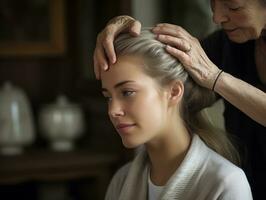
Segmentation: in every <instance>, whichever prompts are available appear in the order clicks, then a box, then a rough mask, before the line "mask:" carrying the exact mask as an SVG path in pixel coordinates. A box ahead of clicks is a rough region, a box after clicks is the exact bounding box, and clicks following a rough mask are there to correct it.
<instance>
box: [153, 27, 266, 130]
mask: <svg viewBox="0 0 266 200" xmlns="http://www.w3.org/2000/svg"><path fill="white" fill-rule="evenodd" d="M153 30H154V32H155V33H156V34H158V39H159V40H160V41H161V42H163V43H166V44H167V46H166V50H167V51H168V52H169V53H170V54H171V55H173V56H174V57H176V58H177V59H178V60H180V62H182V64H183V66H184V67H185V68H186V70H187V72H188V73H189V74H190V76H191V77H192V78H193V79H194V80H195V81H196V82H197V83H198V84H199V85H201V86H203V87H206V88H209V89H212V88H213V85H214V83H215V80H216V78H217V75H218V74H219V72H220V69H219V68H218V67H217V66H216V65H215V64H214V63H213V62H212V61H211V60H210V59H209V58H208V56H207V55H206V53H205V52H204V50H203V48H202V47H201V45H200V43H199V41H198V40H197V39H196V38H194V37H193V36H191V35H190V34H189V33H188V32H186V31H185V30H184V29H182V28H181V27H179V26H175V25H172V24H159V25H157V27H156V28H155V29H153ZM215 91H216V92H217V93H218V94H220V95H221V96H222V97H223V98H224V99H226V100H227V101H229V102H230V103H231V104H232V105H234V106H235V107H237V108H238V109H239V110H241V111H242V112H244V113H245V114H246V115H248V116H249V117H250V118H252V119H253V120H255V121H256V122H258V123H260V124H262V125H263V126H266V94H265V93H264V92H263V91H261V90H259V89H257V88H255V87H253V86H251V85H250V84H248V83H246V82H244V81H242V80H240V79H237V78H235V77H233V76H231V75H230V74H228V73H225V72H223V73H222V74H221V75H220V76H219V77H218V80H217V82H216V85H215Z"/></svg>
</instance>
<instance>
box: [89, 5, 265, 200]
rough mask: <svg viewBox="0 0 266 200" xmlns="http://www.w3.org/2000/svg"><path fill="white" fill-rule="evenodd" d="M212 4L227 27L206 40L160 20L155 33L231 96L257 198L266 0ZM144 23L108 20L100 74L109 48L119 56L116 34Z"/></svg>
mask: <svg viewBox="0 0 266 200" xmlns="http://www.w3.org/2000/svg"><path fill="white" fill-rule="evenodd" d="M211 5H212V10H213V20H214V22H215V23H217V24H219V25H221V27H222V29H223V30H220V31H218V32H215V33H213V34H212V35H210V36H209V37H208V38H206V39H205V40H204V41H202V46H201V45H200V43H199V42H198V40H197V39H196V38H194V37H192V36H191V35H190V34H189V33H187V32H186V31H185V30H184V29H182V28H181V27H179V26H176V25H171V24H158V25H157V26H156V27H155V28H154V29H153V32H154V33H156V34H157V35H158V40H160V41H161V42H164V43H166V44H168V46H167V48H166V50H167V51H168V52H169V53H170V54H172V55H173V56H175V57H176V58H178V60H180V61H181V62H182V63H183V65H184V66H185V67H186V70H187V71H188V72H189V73H190V75H191V76H192V77H193V78H194V80H195V81H196V82H197V83H199V84H200V85H202V86H204V87H207V88H209V89H212V90H213V91H215V92H217V93H218V94H219V96H221V97H223V98H224V99H225V100H227V101H226V103H225V113H224V116H225V123H226V124H225V125H226V129H227V131H229V132H230V133H232V134H235V135H237V137H239V138H240V139H241V141H242V143H241V144H240V145H239V146H240V147H241V154H242V159H243V168H244V170H245V172H246V173H247V175H248V176H249V181H250V183H251V187H252V190H253V196H254V198H255V199H259V197H260V196H262V195H264V189H265V184H264V182H265V180H266V172H265V165H266V147H265V143H266V134H265V133H266V128H265V126H266V94H265V88H266V60H265V58H266V0H227V1H224V0H212V1H211ZM140 27H141V25H140V23H139V22H138V21H136V20H134V19H133V18H131V17H128V16H120V17H117V18H114V19H113V20H111V21H110V22H109V23H108V25H107V26H106V28H105V29H104V30H103V31H102V32H101V33H100V34H99V36H98V40H97V46H96V49H95V54H94V61H95V73H96V76H97V77H98V78H99V77H100V73H99V71H100V70H99V69H100V68H101V67H102V68H105V69H108V64H107V63H108V62H107V60H106V57H105V53H106V55H107V57H108V59H109V60H110V62H111V63H115V61H116V57H115V53H114V48H113V39H114V37H115V36H116V35H117V34H119V33H120V32H123V31H128V32H130V33H131V34H132V35H133V36H137V35H138V34H139V32H140ZM202 47H203V48H202ZM203 49H204V50H205V51H204V50H203ZM232 105H234V106H235V107H233V106H232ZM241 111H242V112H241ZM244 113H245V114H246V115H245V114H244ZM248 116H249V117H248ZM250 118H251V119H253V120H255V121H256V122H257V123H256V122H255V121H253V120H251V119H250Z"/></svg>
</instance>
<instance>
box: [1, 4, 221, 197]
mask: <svg viewBox="0 0 266 200" xmlns="http://www.w3.org/2000/svg"><path fill="white" fill-rule="evenodd" d="M122 14H123V15H124V14H125V15H131V16H133V17H135V18H136V19H138V20H140V21H141V22H142V24H143V26H153V25H155V24H156V23H160V22H168V23H174V24H179V25H181V26H183V27H185V28H186V29H187V30H188V31H189V32H190V33H191V34H193V35H194V36H196V37H198V38H203V37H205V36H206V35H207V34H208V33H210V32H212V31H213V30H215V29H216V28H217V27H215V26H214V24H212V22H211V12H210V7H209V1H208V0H190V1H185V0H179V1H175V0H145V1H142V0H108V1H107V0H75V1H73V0H23V1H21V0H1V1H0V199H8V200H12V199H18V198H26V199H33V200H48V199H49V200H53V199H56V200H61V199H62V200H63V199H64V200H83V199H94V200H97V199H103V198H104V194H105V191H106V187H107V186H108V183H109V181H110V178H111V177H112V175H113V173H114V172H115V171H116V170H117V169H118V168H119V167H120V166H121V165H123V164H124V163H125V162H127V161H128V160H130V159H131V158H132V157H133V156H134V152H133V151H132V150H126V149H124V148H123V146H122V144H121V142H120V139H119V137H118V136H117V134H116V133H115V131H114V129H113V127H112V125H111V123H110V122H109V120H108V116H107V113H106V104H105V102H104V99H103V98H102V96H101V92H100V84H99V82H98V81H96V80H95V78H94V74H93V59H92V56H93V50H94V46H95V41H96V36H97V33H98V32H100V30H102V29H103V28H104V26H105V24H106V23H107V22H108V20H110V19H111V18H112V17H114V16H117V15H122ZM222 109H223V104H222V102H219V103H218V104H217V105H216V106H214V107H213V108H211V109H210V110H211V112H210V115H211V119H212V120H213V122H214V123H215V124H216V125H217V126H219V127H221V128H223V118H222V116H221V115H217V113H221V112H222Z"/></svg>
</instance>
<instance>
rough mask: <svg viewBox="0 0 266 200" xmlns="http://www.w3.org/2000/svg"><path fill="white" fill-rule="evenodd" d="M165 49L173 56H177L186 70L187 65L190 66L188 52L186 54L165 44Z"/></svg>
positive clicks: (187, 68)
mask: <svg viewBox="0 0 266 200" xmlns="http://www.w3.org/2000/svg"><path fill="white" fill-rule="evenodd" d="M166 51H167V52H168V53H170V54H171V55H172V56H174V57H175V58H177V59H178V60H179V61H180V62H181V63H182V64H183V66H184V67H185V68H186V70H189V69H190V68H189V67H187V66H190V64H191V63H190V62H191V59H190V56H189V55H188V54H186V53H185V52H183V51H181V50H179V49H176V48H174V47H171V46H169V45H167V46H166Z"/></svg>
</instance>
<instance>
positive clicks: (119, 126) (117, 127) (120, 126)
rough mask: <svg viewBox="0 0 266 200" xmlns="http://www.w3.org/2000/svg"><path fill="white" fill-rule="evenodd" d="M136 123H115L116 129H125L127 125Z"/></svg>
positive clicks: (130, 125) (131, 125)
mask: <svg viewBox="0 0 266 200" xmlns="http://www.w3.org/2000/svg"><path fill="white" fill-rule="evenodd" d="M135 125H136V124H128V123H120V124H117V125H116V129H118V130H119V129H125V128H129V127H133V126H135Z"/></svg>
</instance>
